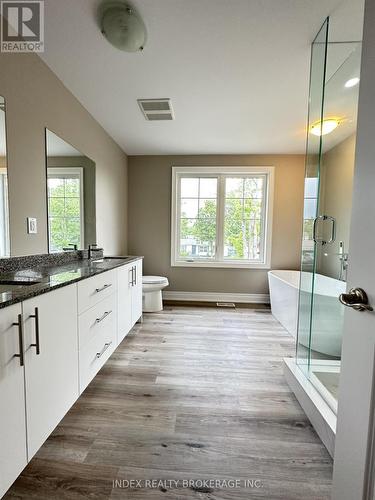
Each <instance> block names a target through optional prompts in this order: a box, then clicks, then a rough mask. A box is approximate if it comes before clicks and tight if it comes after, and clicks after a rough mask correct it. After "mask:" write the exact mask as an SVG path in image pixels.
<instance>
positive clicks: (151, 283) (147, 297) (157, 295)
mask: <svg viewBox="0 0 375 500" xmlns="http://www.w3.org/2000/svg"><path fill="white" fill-rule="evenodd" d="M168 285H169V281H168V278H164V277H163V276H143V278H142V294H143V312H159V311H162V310H163V298H162V294H161V291H162V290H163V288H165V287H166V286H168Z"/></svg>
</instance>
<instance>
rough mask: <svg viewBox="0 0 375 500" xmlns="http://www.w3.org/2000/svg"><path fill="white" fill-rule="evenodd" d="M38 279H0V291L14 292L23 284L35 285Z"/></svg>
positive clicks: (22, 286) (23, 285)
mask: <svg viewBox="0 0 375 500" xmlns="http://www.w3.org/2000/svg"><path fill="white" fill-rule="evenodd" d="M38 283H40V281H31V280H23V281H22V280H0V293H6V292H14V291H18V290H21V289H22V288H24V287H25V286H31V285H37V284H38Z"/></svg>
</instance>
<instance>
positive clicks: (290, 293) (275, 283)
mask: <svg viewBox="0 0 375 500" xmlns="http://www.w3.org/2000/svg"><path fill="white" fill-rule="evenodd" d="M312 277H313V275H312V273H307V272H302V275H301V273H300V272H299V271H269V273H268V282H269V287H270V298H271V309H272V314H273V315H274V316H275V318H276V319H277V320H278V321H279V322H280V323H281V324H282V325H283V327H284V328H285V329H286V330H288V332H289V333H290V334H291V335H293V336H294V337H296V336H297V329H298V297H299V287H300V286H301V296H300V311H299V314H300V318H301V319H300V325H299V332H298V342H299V343H301V344H302V345H304V346H305V347H311V349H312V350H314V351H317V352H320V353H323V354H326V355H329V356H334V357H340V355H341V343H342V327H343V320H344V306H343V305H342V304H341V303H340V302H339V299H338V297H339V295H340V294H341V293H344V292H345V290H346V283H345V282H343V281H339V280H335V279H333V278H329V277H328V276H323V275H321V274H316V275H315V283H314V300H313V316H312V329H311V331H312V333H311V340H310V339H309V337H310V321H309V320H310V316H311V289H312V286H311V285H312ZM300 282H301V283H300ZM309 344H310V345H309Z"/></svg>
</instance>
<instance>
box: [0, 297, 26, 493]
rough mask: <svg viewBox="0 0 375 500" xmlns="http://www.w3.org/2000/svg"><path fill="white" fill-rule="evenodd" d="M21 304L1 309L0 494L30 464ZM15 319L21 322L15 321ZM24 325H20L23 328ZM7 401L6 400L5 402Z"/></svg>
mask: <svg viewBox="0 0 375 500" xmlns="http://www.w3.org/2000/svg"><path fill="white" fill-rule="evenodd" d="M19 315H21V304H17V305H14V306H11V307H6V308H5V309H1V310H0V407H1V411H0V470H1V474H0V498H1V497H2V496H3V495H4V493H5V492H6V491H7V489H8V488H9V487H10V486H11V484H12V483H13V481H14V479H15V478H16V477H17V476H18V475H19V474H20V473H21V472H22V469H23V468H24V467H25V466H26V464H27V456H26V421H25V386H24V367H23V366H22V365H23V359H22V358H20V357H19V355H20V353H21V352H22V341H23V339H21V338H20V335H21V336H22V320H20V319H19ZM14 323H20V324H21V327H20V326H19V325H15V324H14ZM20 328H21V329H20ZM5 401H6V404H4V402H5Z"/></svg>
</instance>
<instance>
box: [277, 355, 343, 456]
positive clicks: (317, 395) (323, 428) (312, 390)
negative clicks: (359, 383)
mask: <svg viewBox="0 0 375 500" xmlns="http://www.w3.org/2000/svg"><path fill="white" fill-rule="evenodd" d="M284 375H285V378H286V381H287V383H288V385H289V387H290V388H291V390H292V391H293V392H294V395H295V396H296V398H297V400H298V402H299V404H300V405H301V406H302V409H303V411H304V412H305V414H306V416H307V418H308V419H309V420H310V422H311V424H312V426H313V427H314V429H315V431H316V433H317V434H318V436H319V437H320V439H321V440H322V443H323V444H324V446H325V447H326V448H327V450H328V453H329V454H330V455H331V457H332V458H333V454H334V450H335V437H336V422H337V418H336V413H335V411H334V410H333V409H332V407H333V406H334V405H336V408H337V399H335V396H334V394H333V393H334V392H335V391H336V392H337V387H338V376H339V368H338V366H335V365H334V364H332V365H327V364H323V365H317V366H314V370H313V372H312V373H311V375H310V377H311V378H312V380H313V382H314V383H313V382H312V381H311V380H309V379H308V378H307V377H306V375H305V374H304V372H303V371H302V370H301V368H300V367H299V366H298V365H297V363H296V359H295V358H285V359H284ZM326 382H329V383H328V384H327V385H326ZM319 384H320V386H319ZM317 387H319V390H318V389H317ZM331 391H332V392H331ZM322 394H324V397H323V396H322ZM327 401H330V404H328V402H327Z"/></svg>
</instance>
